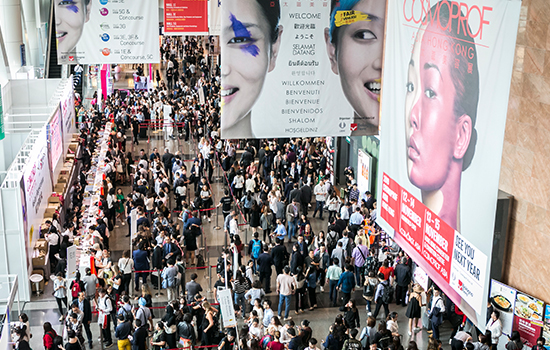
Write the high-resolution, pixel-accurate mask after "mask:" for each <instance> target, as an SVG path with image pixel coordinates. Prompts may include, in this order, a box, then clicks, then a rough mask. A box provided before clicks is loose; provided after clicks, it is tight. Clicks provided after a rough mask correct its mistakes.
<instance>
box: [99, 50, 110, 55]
mask: <svg viewBox="0 0 550 350" xmlns="http://www.w3.org/2000/svg"><path fill="white" fill-rule="evenodd" d="M101 53H102V54H103V56H109V55H110V54H111V50H109V49H108V48H104V49H103V50H101Z"/></svg>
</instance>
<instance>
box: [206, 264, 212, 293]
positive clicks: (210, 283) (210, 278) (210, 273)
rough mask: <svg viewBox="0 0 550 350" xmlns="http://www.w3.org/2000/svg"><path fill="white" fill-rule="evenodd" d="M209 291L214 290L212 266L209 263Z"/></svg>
mask: <svg viewBox="0 0 550 350" xmlns="http://www.w3.org/2000/svg"><path fill="white" fill-rule="evenodd" d="M207 292H208V293H211V292H212V266H210V264H209V265H208V291H207Z"/></svg>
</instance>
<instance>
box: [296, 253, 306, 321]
mask: <svg viewBox="0 0 550 350" xmlns="http://www.w3.org/2000/svg"><path fill="white" fill-rule="evenodd" d="M294 249H295V251H294V254H299V255H300V252H299V251H297V250H296V248H294ZM293 275H294V276H293V277H294V281H295V282H296V311H294V313H295V314H296V315H298V314H300V313H303V312H304V309H305V308H306V276H304V274H303V273H302V266H298V267H296V269H295V271H294V274H293Z"/></svg>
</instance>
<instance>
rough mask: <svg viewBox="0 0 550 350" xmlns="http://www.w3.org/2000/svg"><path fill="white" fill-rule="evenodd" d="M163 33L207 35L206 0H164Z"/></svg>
mask: <svg viewBox="0 0 550 350" xmlns="http://www.w3.org/2000/svg"><path fill="white" fill-rule="evenodd" d="M216 1H219V0H216ZM164 33H166V34H169V35H207V34H208V0H164Z"/></svg>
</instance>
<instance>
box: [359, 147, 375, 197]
mask: <svg viewBox="0 0 550 350" xmlns="http://www.w3.org/2000/svg"><path fill="white" fill-rule="evenodd" d="M371 166H372V157H371V156H370V155H368V154H367V153H366V152H365V151H363V150H362V149H360V150H358V156H357V189H358V190H359V193H360V196H359V197H360V198H361V196H362V195H363V194H365V192H367V191H370V188H371Z"/></svg>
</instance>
